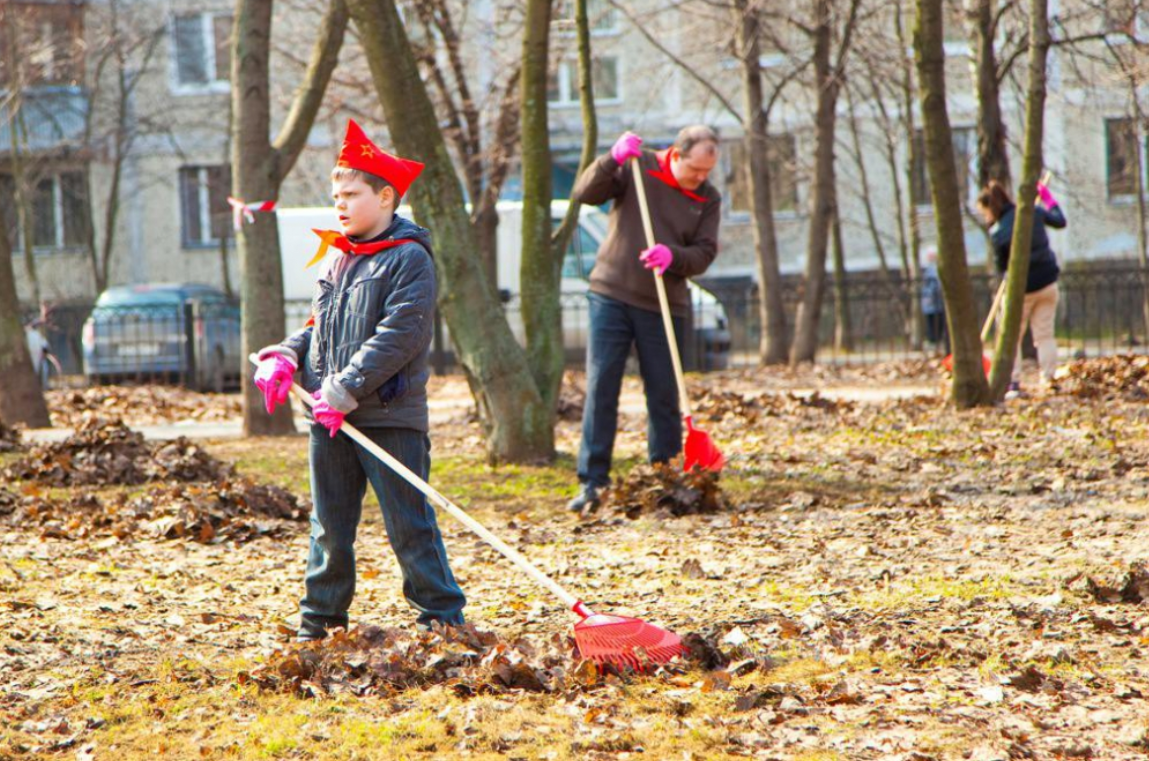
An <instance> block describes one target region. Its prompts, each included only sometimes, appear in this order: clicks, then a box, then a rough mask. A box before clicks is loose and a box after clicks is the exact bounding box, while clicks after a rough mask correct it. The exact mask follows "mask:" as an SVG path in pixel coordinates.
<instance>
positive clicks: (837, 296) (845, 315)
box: [831, 200, 854, 353]
mask: <svg viewBox="0 0 1149 761" xmlns="http://www.w3.org/2000/svg"><path fill="white" fill-rule="evenodd" d="M834 207H835V209H838V208H840V207H839V206H838V203H837V200H835V202H834ZM833 234H834V237H833V239H832V241H831V250H832V251H833V254H834V349H836V350H837V351H838V352H841V353H846V352H851V351H853V350H854V336H853V332H854V331H853V329H852V328H851V326H850V289H849V283H848V282H847V280H846V252H845V250H844V248H843V246H842V219H841V217H840V215H839V214H837V213H835V214H834V227H833Z"/></svg>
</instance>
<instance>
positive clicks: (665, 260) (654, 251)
mask: <svg viewBox="0 0 1149 761" xmlns="http://www.w3.org/2000/svg"><path fill="white" fill-rule="evenodd" d="M638 258H639V259H641V260H642V263H643V264H644V265H645V266H646V268H647V269H648V270H654V271H655V272H657V273H658V274H659V275H661V274H662V273H664V272H666V270H667V269H669V268H670V265H671V263H672V262H673V261H674V254H672V253H671V252H670V249H669V248H667V247H666V246H664V245H662V244H661V243H655V244H654V245H653V246H651V247H650V248H648V249H646V250H645V251H643V252H642V254H641V255H640V256H639V257H638Z"/></svg>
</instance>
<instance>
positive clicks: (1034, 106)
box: [989, 0, 1049, 399]
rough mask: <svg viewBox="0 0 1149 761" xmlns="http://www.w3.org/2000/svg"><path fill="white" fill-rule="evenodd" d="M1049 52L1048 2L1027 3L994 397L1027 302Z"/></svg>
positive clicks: (1004, 380)
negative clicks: (1017, 176) (1021, 142)
mask: <svg viewBox="0 0 1149 761" xmlns="http://www.w3.org/2000/svg"><path fill="white" fill-rule="evenodd" d="M1048 53H1049V6H1048V0H1030V10H1029V85H1028V92H1027V93H1026V103H1025V151H1024V155H1023V157H1022V160H1021V186H1020V187H1019V188H1018V190H1017V208H1016V210H1015V211H1014V217H1013V238H1012V240H1010V243H1009V268H1008V270H1007V272H1006V289H1005V298H1004V299H1003V301H1002V320H1001V330H1000V331H999V332H998V336H997V347H996V349H995V351H994V356H993V369H992V371H991V372H990V378H989V381H990V389H991V390H992V392H993V397H994V398H995V399H1001V398H1002V397H1003V396H1004V395H1005V391H1006V388H1007V387H1008V385H1009V380H1010V375H1011V374H1012V372H1013V363H1014V358H1015V357H1016V355H1017V344H1018V341H1019V339H1020V338H1021V312H1022V307H1023V305H1024V302H1025V281H1026V276H1027V275H1028V274H1029V253H1030V247H1031V246H1032V240H1033V225H1034V207H1035V206H1036V204H1037V202H1036V194H1037V178H1038V175H1039V174H1040V173H1041V165H1042V138H1043V136H1044V133H1045V62H1046V58H1047V56H1048Z"/></svg>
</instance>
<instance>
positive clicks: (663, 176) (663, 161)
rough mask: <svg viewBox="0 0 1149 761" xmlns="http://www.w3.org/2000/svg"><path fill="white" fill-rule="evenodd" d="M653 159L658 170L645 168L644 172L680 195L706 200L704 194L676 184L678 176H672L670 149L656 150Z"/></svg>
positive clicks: (700, 201) (694, 199)
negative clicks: (656, 163)
mask: <svg viewBox="0 0 1149 761" xmlns="http://www.w3.org/2000/svg"><path fill="white" fill-rule="evenodd" d="M654 159H655V161H657V162H658V170H657V171H656V170H654V169H647V170H646V173H647V174H649V175H650V176H651V177H654V178H655V179H659V180H662V181H663V182H664V183H665V184H667V185H669V186H670V187H672V188H674V189H675V190H677V191H678V192H679V193H681V194H682V195H684V196H686V197H687V198H689V199H690V200H692V201H698V202H699V203H702V202H704V201H705V200H706V198H705V197H704V196H700V195H698V194H697V193H695V192H694V191H692V190H687V189H686V188H684V187H682V186H681V185H679V184H678V178H677V177H675V176H674V172H673V171H671V169H670V149H669V148H668V149H666V150H664V151H656V152H655V154H654Z"/></svg>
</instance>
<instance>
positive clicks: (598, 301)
mask: <svg viewBox="0 0 1149 761" xmlns="http://www.w3.org/2000/svg"><path fill="white" fill-rule="evenodd" d="M641 146H642V139H641V138H640V137H638V136H637V135H634V134H632V133H629V132H627V133H626V134H624V135H623V136H622V137H620V138H619V139H618V142H616V143H615V144H614V147H613V148H611V151H610V153H609V154H607V155H605V156H601V157H599V158H598V159H597V160H596V161H595V162H594V163H593V164H591V166H590V167H588V168H587V170H586V172H584V173H583V175H582V176H581V177H579V179H578V182H577V183H576V185H575V189H574V197H575V198H576V199H577V200H578V201H579V202H580V203H584V204H589V205H594V206H597V205H600V204H604V203H606V202H607V201H612V202H613V204H612V206H611V211H610V227H609V230H608V232H607V236H606V240H605V241H603V244H602V246H601V247H600V248H599V251H598V256H597V257H596V259H595V266H594V269H593V271H592V272H591V275H590V294H589V296H588V298H589V300H590V335H589V338H588V342H587V359H586V368H587V370H586V372H587V390H586V405H585V407H584V408H583V427H582V444H581V446H580V447H579V458H578V478H579V484H580V488H579V493H578V495H577V496H576V497H575V498H574V499H572V500H571V501H570V504H569V505H568V507H569V509H570V510H572V511H575V512H583V511H585V510H593V509H594V508H596V507H597V506H598V504H599V492H600V490H601V489H602V488H603V487H605V486H607V485H608V484H609V483H610V464H611V455H612V453H613V450H614V436H615V431H616V428H617V425H618V395H619V391H620V389H621V387H622V376H623V371H624V370H625V368H626V358H627V356H628V355H629V354H630V349H631V346H632V345H633V346H634V347H635V348H636V349H637V351H638V364H639V371H640V372H641V374H642V382H643V387H644V389H645V391H646V410H647V417H648V424H647V435H648V441H647V452H648V455H649V458H650V461H651V462H666V461H667V460H669V459H671V458H672V457H674V456H676V455H677V454H678V453H679V452H680V451H681V450H682V421H681V413H680V410H679V406H678V392H677V388H676V386H675V380H674V372H673V369H672V364H671V362H672V360H671V356H670V344H669V342H668V341H667V337H666V329H665V327H664V326H663V324H662V316H661V314H660V310H659V304H658V292H657V291H656V289H655V281H654V275H653V274H652V272H651V270H654V271H655V272H660V273H662V274H663V282H664V284H665V285H666V293H667V298H668V300H669V302H670V310H671V314H672V315H673V318H674V331H675V334H676V335H677V336H678V339H679V342H680V343H679V347H680V349H681V339H682V333H683V327H684V322H685V316H686V313H687V310H688V309H690V297H689V294H688V293H687V290H686V279H687V278H689V277H695V276H697V275H701V274H702V273H703V272H705V271H706V269H707V267H709V266H710V263H711V262H713V261H714V257H715V256H716V255H717V254H718V221H719V216H720V213H721V206H722V196H721V195H720V194H719V193H718V191H717V190H716V189H715V188H714V186H713V185H711V184H710V183H709V182H708V180H707V178H708V177H709V176H710V173H711V171H713V170H714V167H715V165H716V164H717V163H718V135H717V134H715V132H714V130H712V129H710V128H709V127H705V126H701V125H695V126H691V127H686V128H684V129H683V130H682V131H681V132H679V133H678V137H677V138H676V139H675V141H674V145H672V146H671V147H670V148H668V149H666V150H663V151H657V152H652V151H644V150H642V148H641ZM630 161H637V162H638V165H639V167H640V168H641V170H642V176H643V185H644V187H645V188H646V197H647V201H648V202H649V205H650V215H651V222H652V224H653V226H654V238H655V240H656V241H657V242H658V243H657V245H655V246H652V247H648V246H647V241H646V234H645V232H644V229H643V223H642V213H641V211H640V210H639V202H638V196H637V191H636V189H635V186H634V174H633V170H632V169H631V167H630V165H629V162H630Z"/></svg>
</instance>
